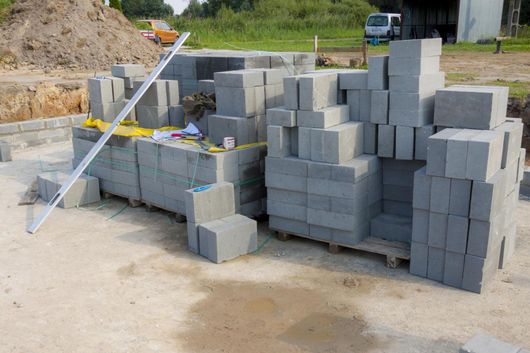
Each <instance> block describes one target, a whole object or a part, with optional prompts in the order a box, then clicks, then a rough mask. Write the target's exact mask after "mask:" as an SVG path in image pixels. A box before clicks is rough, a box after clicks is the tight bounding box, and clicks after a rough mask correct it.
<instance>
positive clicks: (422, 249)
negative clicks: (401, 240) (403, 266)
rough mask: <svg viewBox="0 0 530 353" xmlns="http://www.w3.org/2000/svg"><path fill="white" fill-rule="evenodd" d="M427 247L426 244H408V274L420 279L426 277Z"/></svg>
mask: <svg viewBox="0 0 530 353" xmlns="http://www.w3.org/2000/svg"><path fill="white" fill-rule="evenodd" d="M428 258H429V247H428V246H427V245H426V244H422V243H417V242H414V241H413V242H412V243H411V244H410V267H409V272H410V273H411V274H413V275H416V276H420V277H427V262H428Z"/></svg>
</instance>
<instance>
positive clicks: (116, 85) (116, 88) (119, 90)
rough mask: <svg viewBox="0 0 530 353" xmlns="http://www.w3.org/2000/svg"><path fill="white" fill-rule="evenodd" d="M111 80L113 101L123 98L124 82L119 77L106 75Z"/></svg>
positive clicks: (119, 100)
mask: <svg viewBox="0 0 530 353" xmlns="http://www.w3.org/2000/svg"><path fill="white" fill-rule="evenodd" d="M107 78H108V79H109V80H111V81H112V97H113V101H114V102H121V101H123V100H124V99H125V82H124V80H123V78H120V77H112V76H111V77H107Z"/></svg>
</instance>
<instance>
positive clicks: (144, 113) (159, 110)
mask: <svg viewBox="0 0 530 353" xmlns="http://www.w3.org/2000/svg"><path fill="white" fill-rule="evenodd" d="M136 119H137V120H138V125H139V126H140V127H144V128H148V129H158V128H161V127H163V126H169V109H168V107H167V106H149V105H140V104H138V105H137V106H136Z"/></svg>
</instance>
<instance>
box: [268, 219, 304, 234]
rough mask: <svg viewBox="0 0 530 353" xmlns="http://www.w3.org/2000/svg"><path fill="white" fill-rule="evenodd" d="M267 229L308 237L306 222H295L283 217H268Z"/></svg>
mask: <svg viewBox="0 0 530 353" xmlns="http://www.w3.org/2000/svg"><path fill="white" fill-rule="evenodd" d="M269 228H270V229H273V230H277V231H281V232H286V233H291V234H297V235H309V224H308V223H307V222H301V221H295V220H291V219H287V218H283V217H276V216H270V217H269Z"/></svg>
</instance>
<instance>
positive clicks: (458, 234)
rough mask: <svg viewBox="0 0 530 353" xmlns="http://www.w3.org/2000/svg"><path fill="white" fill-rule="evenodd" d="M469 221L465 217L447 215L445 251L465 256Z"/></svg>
mask: <svg viewBox="0 0 530 353" xmlns="http://www.w3.org/2000/svg"><path fill="white" fill-rule="evenodd" d="M468 231H469V219H468V218H467V217H461V216H453V215H449V217H448V218H447V239H446V246H445V248H446V250H447V251H451V252H454V253H458V254H465V253H466V249H467V236H468Z"/></svg>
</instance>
